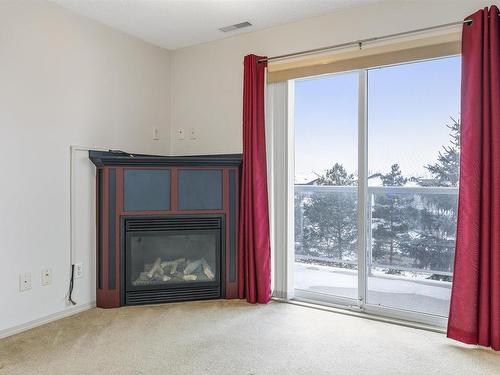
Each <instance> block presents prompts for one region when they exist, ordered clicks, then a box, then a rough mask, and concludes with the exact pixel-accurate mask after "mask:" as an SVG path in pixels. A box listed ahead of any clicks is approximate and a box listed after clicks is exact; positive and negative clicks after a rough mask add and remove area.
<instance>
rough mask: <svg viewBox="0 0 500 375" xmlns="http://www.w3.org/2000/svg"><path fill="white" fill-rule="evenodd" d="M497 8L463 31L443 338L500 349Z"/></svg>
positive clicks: (478, 14) (474, 18) (499, 47)
mask: <svg viewBox="0 0 500 375" xmlns="http://www.w3.org/2000/svg"><path fill="white" fill-rule="evenodd" d="M498 18H499V17H498V8H497V7H496V6H492V7H491V8H490V9H489V10H488V9H487V8H485V9H484V10H480V11H478V12H476V13H474V14H473V15H472V16H470V17H468V19H472V24H464V26H463V32H462V124H461V126H462V128H461V155H460V192H459V204H458V227H457V244H456V254H455V269H454V278H453V289H452V295H451V306H450V315H449V320H448V337H450V338H452V339H455V340H459V341H462V342H465V343H468V344H479V345H482V346H491V347H492V348H493V349H495V350H500V55H499V53H500V40H499V39H500V29H499V20H498Z"/></svg>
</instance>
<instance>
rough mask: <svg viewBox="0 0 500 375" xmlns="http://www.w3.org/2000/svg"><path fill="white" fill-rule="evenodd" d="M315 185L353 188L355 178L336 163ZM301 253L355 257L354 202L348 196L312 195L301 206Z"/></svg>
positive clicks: (355, 220) (332, 194)
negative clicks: (302, 227) (302, 238)
mask: <svg viewBox="0 0 500 375" xmlns="http://www.w3.org/2000/svg"><path fill="white" fill-rule="evenodd" d="M316 183H317V184H318V185H323V186H353V185H356V183H357V181H356V177H355V176H354V175H353V174H349V173H347V171H346V170H345V168H344V167H343V165H341V164H339V163H336V164H335V165H334V166H333V167H332V168H331V169H329V170H327V171H326V173H325V174H324V175H322V176H320V177H319V178H318V179H317V181H316ZM303 206H304V211H303V223H304V224H303V225H304V230H303V236H304V242H303V249H304V250H305V252H306V253H308V254H311V255H322V256H328V257H332V258H337V259H340V260H341V259H344V258H345V257H346V256H347V255H353V254H355V253H356V240H357V199H356V193H355V192H353V193H350V192H336V193H331V192H314V193H312V194H311V195H310V196H309V197H308V198H306V199H305V200H304V203H303Z"/></svg>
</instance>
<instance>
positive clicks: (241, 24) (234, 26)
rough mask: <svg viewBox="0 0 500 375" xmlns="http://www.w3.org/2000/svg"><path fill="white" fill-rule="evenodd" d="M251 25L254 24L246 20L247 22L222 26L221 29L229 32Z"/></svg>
mask: <svg viewBox="0 0 500 375" xmlns="http://www.w3.org/2000/svg"><path fill="white" fill-rule="evenodd" d="M249 26H252V24H251V23H250V22H248V21H245V22H241V23H237V24H235V25H231V26H225V27H221V28H220V29H219V30H220V31H223V32H225V33H227V32H229V31H234V30H238V29H243V28H245V27H249Z"/></svg>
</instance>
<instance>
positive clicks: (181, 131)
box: [177, 128, 186, 141]
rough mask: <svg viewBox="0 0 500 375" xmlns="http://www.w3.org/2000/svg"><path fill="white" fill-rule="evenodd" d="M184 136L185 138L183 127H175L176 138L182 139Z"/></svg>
mask: <svg viewBox="0 0 500 375" xmlns="http://www.w3.org/2000/svg"><path fill="white" fill-rule="evenodd" d="M184 138H186V135H185V134H184V129H183V128H179V129H177V139H178V140H179V141H182V140H183V139H184Z"/></svg>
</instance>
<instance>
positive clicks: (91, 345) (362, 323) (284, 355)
mask: <svg viewBox="0 0 500 375" xmlns="http://www.w3.org/2000/svg"><path fill="white" fill-rule="evenodd" d="M0 374H1V375H4V374H23V375H28V374H50V375H57V374H120V375H127V374H148V375H155V374H165V375H174V374H183V375H186V374H217V375H225V374H231V375H239V374H243V375H249V374H254V375H257V374H370V375H373V374H384V375H390V374H398V375H400V374H419V375H428V374H438V375H445V374H454V375H458V374H463V375H474V374H485V375H486V374H487V375H493V374H500V354H498V353H495V352H493V351H491V350H486V349H480V348H470V347H465V346H463V345H460V344H456V343H454V342H452V341H449V340H447V339H446V338H445V337H444V335H442V334H438V333H432V332H427V331H422V330H417V329H413V328H407V327H402V326H397V325H392V324H387V323H383V322H376V321H372V320H367V319H362V318H357V317H352V316H347V315H343V314H336V313H332V312H328V311H321V310H316V309H311V308H307V307H302V306H296V305H290V304H284V303H278V302H273V303H271V304H269V305H267V306H252V305H248V304H246V303H244V302H240V301H206V302H190V303H178V304H165V305H153V306H141V307H127V308H121V309H114V310H101V309H92V310H89V311H87V312H84V313H81V314H79V315H76V316H73V317H69V318H66V319H63V320H59V321H57V322H54V323H50V324H47V325H44V326H42V327H39V328H36V329H33V330H30V331H28V332H24V333H21V334H19V335H16V336H12V337H9V338H6V339H3V340H0Z"/></svg>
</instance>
